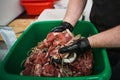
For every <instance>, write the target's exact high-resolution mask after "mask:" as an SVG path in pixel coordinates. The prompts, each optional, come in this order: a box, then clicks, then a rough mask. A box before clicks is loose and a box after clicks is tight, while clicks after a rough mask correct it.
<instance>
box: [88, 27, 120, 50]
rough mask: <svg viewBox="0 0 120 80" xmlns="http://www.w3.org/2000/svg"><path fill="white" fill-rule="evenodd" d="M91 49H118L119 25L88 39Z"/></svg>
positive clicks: (119, 41) (119, 40)
mask: <svg viewBox="0 0 120 80" xmlns="http://www.w3.org/2000/svg"><path fill="white" fill-rule="evenodd" d="M88 40H89V42H90V45H91V47H93V48H94V47H101V48H103V47H105V48H113V47H120V25H119V26H116V27H115V28H112V29H109V30H107V31H104V32H101V33H99V34H96V35H93V36H90V37H88Z"/></svg>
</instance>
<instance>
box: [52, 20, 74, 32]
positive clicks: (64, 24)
mask: <svg viewBox="0 0 120 80" xmlns="http://www.w3.org/2000/svg"><path fill="white" fill-rule="evenodd" d="M66 29H69V30H70V31H72V30H73V26H72V25H71V24H70V23H68V22H62V23H61V25H60V26H58V27H54V28H53V29H52V30H51V32H62V31H64V30H66Z"/></svg>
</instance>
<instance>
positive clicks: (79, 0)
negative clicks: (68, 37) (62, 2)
mask: <svg viewBox="0 0 120 80" xmlns="http://www.w3.org/2000/svg"><path fill="white" fill-rule="evenodd" d="M86 2H87V0H69V3H68V7H67V11H66V14H65V17H64V19H63V21H66V22H69V23H71V25H72V26H74V25H75V24H76V22H77V21H78V19H79V18H80V16H81V14H82V12H83V10H84V8H85V5H86Z"/></svg>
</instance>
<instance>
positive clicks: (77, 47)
mask: <svg viewBox="0 0 120 80" xmlns="http://www.w3.org/2000/svg"><path fill="white" fill-rule="evenodd" d="M90 49H91V46H90V43H89V41H88V39H87V38H83V39H78V40H76V41H75V42H74V43H73V44H72V45H69V46H65V47H62V48H60V49H59V53H66V52H68V53H72V52H75V53H77V54H78V55H79V54H82V53H84V52H86V51H88V50H90Z"/></svg>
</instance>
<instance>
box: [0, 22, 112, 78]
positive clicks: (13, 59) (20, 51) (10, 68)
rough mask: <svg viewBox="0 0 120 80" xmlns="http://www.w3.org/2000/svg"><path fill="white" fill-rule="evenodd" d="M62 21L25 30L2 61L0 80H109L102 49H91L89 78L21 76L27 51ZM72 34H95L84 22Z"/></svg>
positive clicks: (109, 69)
mask: <svg viewBox="0 0 120 80" xmlns="http://www.w3.org/2000/svg"><path fill="white" fill-rule="evenodd" d="M61 22H62V21H41V22H34V23H33V24H31V25H30V26H28V28H27V29H26V30H25V32H24V33H23V34H22V35H21V36H20V37H19V38H18V39H17V41H16V42H15V44H14V45H13V46H12V48H11V49H10V51H9V52H8V54H7V56H6V57H5V59H4V61H3V62H2V63H1V64H0V80H109V79H110V76H111V67H110V63H109V60H108V56H107V52H106V50H105V49H103V48H96V49H93V56H94V65H93V73H92V74H91V75H89V76H77V77H62V78H58V77H37V76H21V75H20V72H21V70H22V66H21V64H22V61H23V60H25V59H26V57H27V55H28V54H27V53H28V51H29V50H30V49H31V48H32V47H34V46H36V45H37V43H38V42H40V41H42V40H43V39H44V38H45V37H46V35H47V34H48V33H49V31H50V30H51V29H52V28H53V27H55V26H59V25H60V23H61ZM73 33H74V34H75V35H76V34H81V35H82V36H84V37H88V36H91V35H94V34H97V33H98V31H97V29H96V28H95V26H94V25H93V24H92V23H90V22H86V21H78V22H77V24H76V26H75V28H74V31H73Z"/></svg>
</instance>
